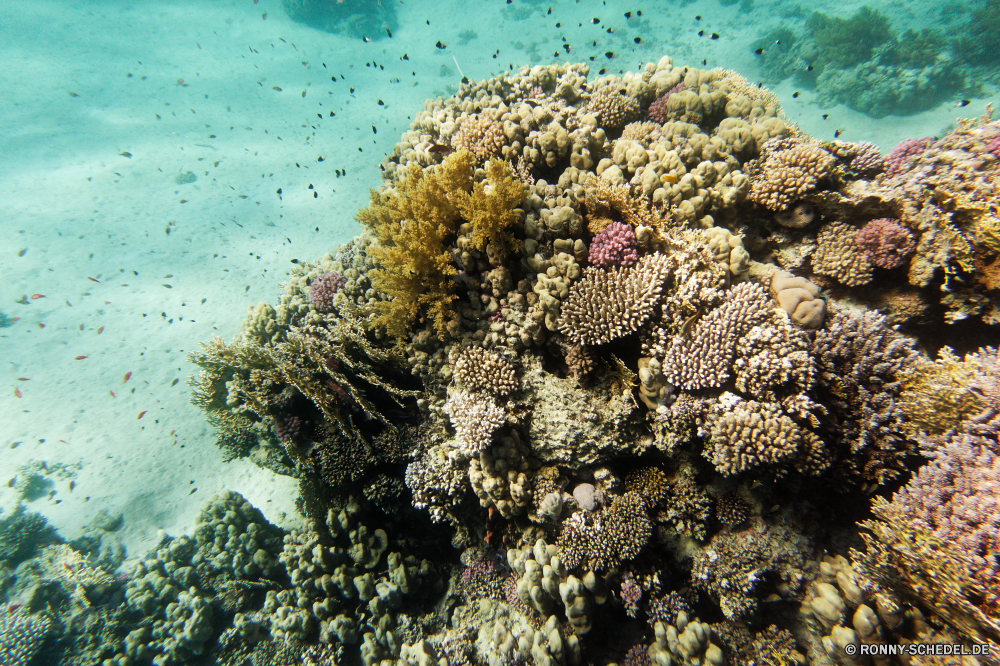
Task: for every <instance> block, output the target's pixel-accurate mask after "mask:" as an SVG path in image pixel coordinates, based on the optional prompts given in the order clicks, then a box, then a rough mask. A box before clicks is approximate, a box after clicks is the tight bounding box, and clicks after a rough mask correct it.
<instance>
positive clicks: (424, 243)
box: [356, 150, 476, 342]
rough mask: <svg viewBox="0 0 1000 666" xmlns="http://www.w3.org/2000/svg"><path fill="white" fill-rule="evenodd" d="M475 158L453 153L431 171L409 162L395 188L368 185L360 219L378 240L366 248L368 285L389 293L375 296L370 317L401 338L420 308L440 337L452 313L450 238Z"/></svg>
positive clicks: (452, 270)
mask: <svg viewBox="0 0 1000 666" xmlns="http://www.w3.org/2000/svg"><path fill="white" fill-rule="evenodd" d="M475 164H476V158H475V156H474V155H473V154H472V153H470V152H469V151H467V150H460V151H457V152H455V153H453V154H451V155H450V156H449V157H448V158H447V159H446V160H445V161H444V162H443V163H442V164H441V165H440V166H439V167H438V168H437V169H436V170H435V171H433V172H431V171H430V170H428V171H424V170H422V169H421V168H420V166H419V165H417V164H411V165H410V170H409V173H408V174H407V178H406V179H405V180H404V181H402V182H400V183H398V184H397V185H396V190H395V192H393V193H391V194H380V193H378V192H376V191H374V190H373V191H372V194H371V204H370V205H369V206H368V208H366V209H364V210H362V211H359V212H358V215H357V218H356V219H357V220H358V222H361V223H362V224H363V225H365V226H366V227H368V228H369V229H371V231H372V233H373V234H374V236H375V238H376V240H377V241H378V243H377V244H375V245H373V246H372V247H371V249H370V250H369V252H370V254H371V255H372V256H373V257H374V258H375V260H376V262H377V263H378V266H379V267H378V268H377V269H376V270H374V271H372V273H371V277H372V286H373V287H374V288H375V289H376V290H378V291H380V292H382V293H384V294H386V295H387V296H389V298H388V299H386V300H383V301H379V303H378V306H377V307H378V316H377V317H376V318H375V320H374V322H373V326H374V327H376V328H382V329H384V330H385V331H387V332H388V333H389V334H390V335H392V336H393V337H394V338H396V339H397V340H398V341H400V342H402V341H403V340H405V339H406V337H407V336H408V334H409V331H410V328H411V327H412V325H413V322H414V320H416V319H417V318H418V317H419V316H420V315H421V313H422V312H423V313H425V314H426V316H427V317H429V318H430V319H431V320H432V321H433V323H434V329H435V330H436V331H437V333H438V337H440V338H441V339H442V340H443V339H444V337H445V332H446V331H447V326H448V323H449V322H451V321H454V320H455V318H456V315H455V312H454V310H453V308H452V306H451V303H452V301H454V300H455V298H457V297H456V295H455V294H454V293H453V288H454V282H453V281H452V279H451V276H452V275H455V274H456V272H457V271H456V269H455V267H454V266H453V265H452V256H451V253H450V252H449V247H448V242H447V241H448V240H450V238H451V237H453V236H454V235H455V233H456V231H457V228H458V224H459V212H458V202H459V199H460V198H461V197H462V195H466V196H468V194H469V192H470V191H471V190H472V170H473V168H474V167H475Z"/></svg>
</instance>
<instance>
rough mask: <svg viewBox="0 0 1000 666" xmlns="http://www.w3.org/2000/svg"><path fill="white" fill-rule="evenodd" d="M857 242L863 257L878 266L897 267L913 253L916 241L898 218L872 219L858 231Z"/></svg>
mask: <svg viewBox="0 0 1000 666" xmlns="http://www.w3.org/2000/svg"><path fill="white" fill-rule="evenodd" d="M857 244H858V247H859V248H860V249H861V251H862V252H864V253H865V257H866V258H867V259H868V261H870V262H871V263H872V264H873V265H875V266H878V267H879V268H897V267H899V266H900V265H902V263H903V261H905V260H906V258H907V257H908V256H910V255H911V254H913V250H914V249H916V247H917V241H916V240H914V238H913V232H911V231H910V230H909V229H907V228H906V227H904V226H903V225H902V224H901V223H900V221H899V220H894V219H891V218H888V217H883V218H880V219H878V220H872V221H871V222H869V223H868V224H866V225H865V226H864V227H863V228H862V229H861V231H859V232H858V236H857Z"/></svg>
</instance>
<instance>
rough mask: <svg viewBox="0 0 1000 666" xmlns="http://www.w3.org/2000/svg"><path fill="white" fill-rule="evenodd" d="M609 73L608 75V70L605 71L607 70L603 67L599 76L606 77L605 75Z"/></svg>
mask: <svg viewBox="0 0 1000 666" xmlns="http://www.w3.org/2000/svg"><path fill="white" fill-rule="evenodd" d="M607 73H608V70H606V69H605V68H603V67H601V71H599V72H598V74H600V75H601V76H604V75H605V74H607Z"/></svg>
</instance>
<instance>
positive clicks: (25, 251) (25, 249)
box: [17, 248, 28, 257]
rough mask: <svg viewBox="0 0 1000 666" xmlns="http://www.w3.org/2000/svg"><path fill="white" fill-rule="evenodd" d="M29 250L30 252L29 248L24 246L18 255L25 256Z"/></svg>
mask: <svg viewBox="0 0 1000 666" xmlns="http://www.w3.org/2000/svg"><path fill="white" fill-rule="evenodd" d="M27 252H28V248H24V249H23V250H21V251H20V252H18V253H17V256H19V257H23V256H24V255H25V254H26V253H27Z"/></svg>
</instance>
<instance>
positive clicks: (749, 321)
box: [660, 282, 771, 391]
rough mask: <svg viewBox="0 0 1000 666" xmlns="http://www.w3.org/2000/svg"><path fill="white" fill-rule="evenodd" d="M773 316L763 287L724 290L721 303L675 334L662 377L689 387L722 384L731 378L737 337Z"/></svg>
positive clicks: (677, 384)
mask: <svg viewBox="0 0 1000 666" xmlns="http://www.w3.org/2000/svg"><path fill="white" fill-rule="evenodd" d="M770 317H771V307H770V299H768V298H767V296H766V295H765V293H764V290H763V289H761V288H760V287H759V286H757V285H755V284H752V283H749V282H747V283H743V284H740V285H737V286H736V287H733V288H732V289H731V290H729V291H728V292H726V293H725V300H724V301H723V302H722V304H721V305H719V306H718V307H716V308H714V309H712V310H711V311H710V312H708V314H706V315H705V316H703V317H701V318H700V319H698V320H697V322H696V323H695V324H694V325H693V326H690V327H689V332H688V334H687V335H686V336H683V335H677V336H674V337H673V338H672V339H671V340H670V341H669V343H668V345H667V347H666V349H665V350H664V352H663V355H662V358H663V361H662V369H661V371H660V372H661V373H662V375H663V377H664V378H665V379H666V381H668V382H669V383H671V384H673V385H675V386H679V387H681V388H682V389H684V390H686V391H691V390H695V389H698V388H704V387H714V386H721V385H722V383H723V382H724V381H725V380H726V379H728V378H729V376H730V369H731V365H732V361H733V357H734V356H735V354H736V344H737V341H738V340H739V339H740V338H741V337H742V336H743V335H745V334H746V333H747V332H748V331H749V330H750V329H751V328H753V327H754V326H757V325H760V324H763V323H764V322H766V321H767V320H768V319H769V318H770Z"/></svg>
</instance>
